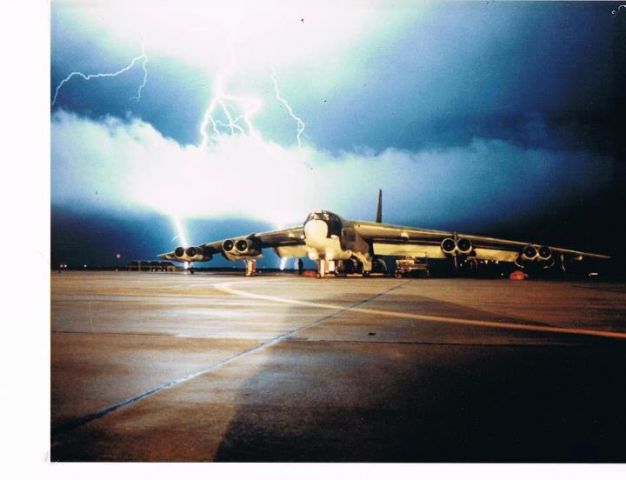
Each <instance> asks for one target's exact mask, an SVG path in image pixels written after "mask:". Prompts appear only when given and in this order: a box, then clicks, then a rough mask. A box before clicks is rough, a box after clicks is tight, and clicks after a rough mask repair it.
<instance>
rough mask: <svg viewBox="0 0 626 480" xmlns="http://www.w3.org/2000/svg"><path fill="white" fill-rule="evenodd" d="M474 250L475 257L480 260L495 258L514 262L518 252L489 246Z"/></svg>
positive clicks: (500, 260)
mask: <svg viewBox="0 0 626 480" xmlns="http://www.w3.org/2000/svg"><path fill="white" fill-rule="evenodd" d="M474 252H476V258H479V259H481V260H494V261H495V260H497V261H499V262H515V261H516V260H517V257H518V256H519V252H515V251H508V250H495V249H490V248H475V249H474Z"/></svg>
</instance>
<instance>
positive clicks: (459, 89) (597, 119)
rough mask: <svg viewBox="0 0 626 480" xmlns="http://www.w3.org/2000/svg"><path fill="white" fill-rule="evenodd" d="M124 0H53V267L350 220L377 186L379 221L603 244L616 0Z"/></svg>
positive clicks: (624, 30) (624, 93)
mask: <svg viewBox="0 0 626 480" xmlns="http://www.w3.org/2000/svg"><path fill="white" fill-rule="evenodd" d="M128 3H131V2H123V1H104V0H83V1H76V0H74V1H53V2H52V15H51V20H52V23H51V87H52V88H51V92H50V104H51V182H52V183H51V188H52V190H51V194H52V198H51V219H52V250H51V262H52V265H53V266H56V265H58V264H59V263H67V264H70V265H83V264H88V265H113V264H114V263H115V254H116V253H121V254H122V259H121V260H120V261H119V263H120V264H125V263H126V262H128V261H131V260H135V259H154V257H155V256H156V254H158V253H161V252H165V251H169V250H172V249H174V248H175V247H176V246H178V245H180V244H188V245H191V244H198V243H202V242H206V241H212V240H218V239H222V238H227V237H228V236H234V235H240V234H245V233H251V232H253V231H258V230H266V229H273V228H278V227H286V226H292V225H297V224H301V223H302V221H303V220H304V218H305V217H306V215H307V213H308V212H309V211H311V210H315V209H319V208H326V209H330V210H332V211H335V212H337V213H339V214H340V215H342V216H343V217H346V218H362V219H368V220H371V219H373V217H374V213H375V207H376V205H375V204H376V195H377V190H378V188H382V189H383V191H384V212H383V213H384V221H385V222H388V223H399V224H407V225H413V226H420V227H426V228H443V229H450V230H456V231H460V232H468V233H476V234H490V235H499V236H502V237H505V238H513V239H518V240H532V241H536V242H541V243H549V244H552V245H558V246H565V247H572V248H579V249H587V250H591V251H597V252H600V253H609V254H612V255H617V256H618V257H620V255H621V249H622V247H621V245H622V244H623V238H624V236H623V231H624V228H623V226H622V224H623V213H622V209H623V205H624V204H625V202H624V200H625V197H626V195H625V194H624V185H625V183H624V182H625V181H626V174H625V163H624V161H625V158H626V140H625V139H626V131H625V130H626V7H621V8H619V3H616V2H607V3H603V2H589V3H586V2H575V3H574V2H549V3H541V2H532V3H531V2H520V3H514V2H471V3H458V2H454V3H452V2H450V3H444V2H437V3H424V2H419V3H418V2H408V1H407V2H402V1H395V2H371V1H367V2H365V1H348V2H341V6H338V5H334V3H335V2H269V1H266V2H254V3H253V4H252V2H239V3H238V2H228V5H229V6H228V7H227V6H226V2H206V1H202V2H201V1H197V2H193V1H176V2H174V1H168V0H161V1H156V2H142V1H137V2H132V4H131V5H132V6H128V5H127V4H128ZM336 3H339V2H336ZM72 72H75V73H74V74H73V75H72ZM78 72H80V73H81V74H82V76H81V75H78ZM98 74H99V75H98ZM103 74H104V75H103ZM64 79H66V80H67V81H65V82H64ZM263 262H264V263H262V264H261V265H263V264H265V265H272V266H276V265H277V264H278V260H277V258H276V257H275V256H274V255H273V254H272V255H268V256H267V258H266V259H264V260H263ZM226 264H227V262H225V261H224V260H223V259H222V260H220V259H218V260H217V261H214V262H212V263H211V264H210V265H211V266H219V265H226Z"/></svg>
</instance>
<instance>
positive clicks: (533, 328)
mask: <svg viewBox="0 0 626 480" xmlns="http://www.w3.org/2000/svg"><path fill="white" fill-rule="evenodd" d="M249 282H250V280H248V281H239V282H226V283H217V284H215V285H213V286H214V288H215V289H217V290H220V291H222V292H225V293H230V294H232V295H237V296H240V297H246V298H254V299H258V300H267V301H270V302H277V303H287V304H291V305H299V306H304V307H313V308H323V309H328V310H346V311H351V312H358V313H363V314H366V315H378V316H382V317H392V318H402V319H411V320H420V321H426V322H436V323H445V324H451V325H468V326H472V327H482V328H499V329H502V330H518V331H526V332H541V333H558V334H567V335H584V336H592V337H604V338H616V339H620V340H626V332H612V331H607V330H590V329H585V328H574V327H571V328H570V327H551V326H547V325H546V326H542V325H528V324H524V323H503V322H493V321H488V320H469V319H465V318H454V317H441V316H436V315H421V314H417V313H402V312H393V311H390V310H378V309H374V308H362V307H349V306H348V307H346V306H342V305H334V304H332V303H315V302H307V301H305V300H294V299H291V298H282V297H275V296H272V295H260V294H258V293H250V292H246V291H244V290H239V289H237V288H233V287H232V286H231V285H233V284H235V285H241V284H244V283H249Z"/></svg>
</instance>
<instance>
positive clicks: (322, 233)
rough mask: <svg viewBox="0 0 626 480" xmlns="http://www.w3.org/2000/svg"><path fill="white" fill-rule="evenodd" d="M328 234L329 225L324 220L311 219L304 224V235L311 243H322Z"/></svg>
mask: <svg viewBox="0 0 626 480" xmlns="http://www.w3.org/2000/svg"><path fill="white" fill-rule="evenodd" d="M327 234H328V225H326V222H324V221H323V220H309V221H308V222H306V223H305V224H304V236H305V238H306V242H307V243H308V244H310V245H315V244H322V243H324V241H325V240H326V235H327Z"/></svg>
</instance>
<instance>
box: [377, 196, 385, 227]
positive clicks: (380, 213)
mask: <svg viewBox="0 0 626 480" xmlns="http://www.w3.org/2000/svg"><path fill="white" fill-rule="evenodd" d="M382 222H383V191H382V189H379V190H378V205H377V207H376V223H382Z"/></svg>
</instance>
